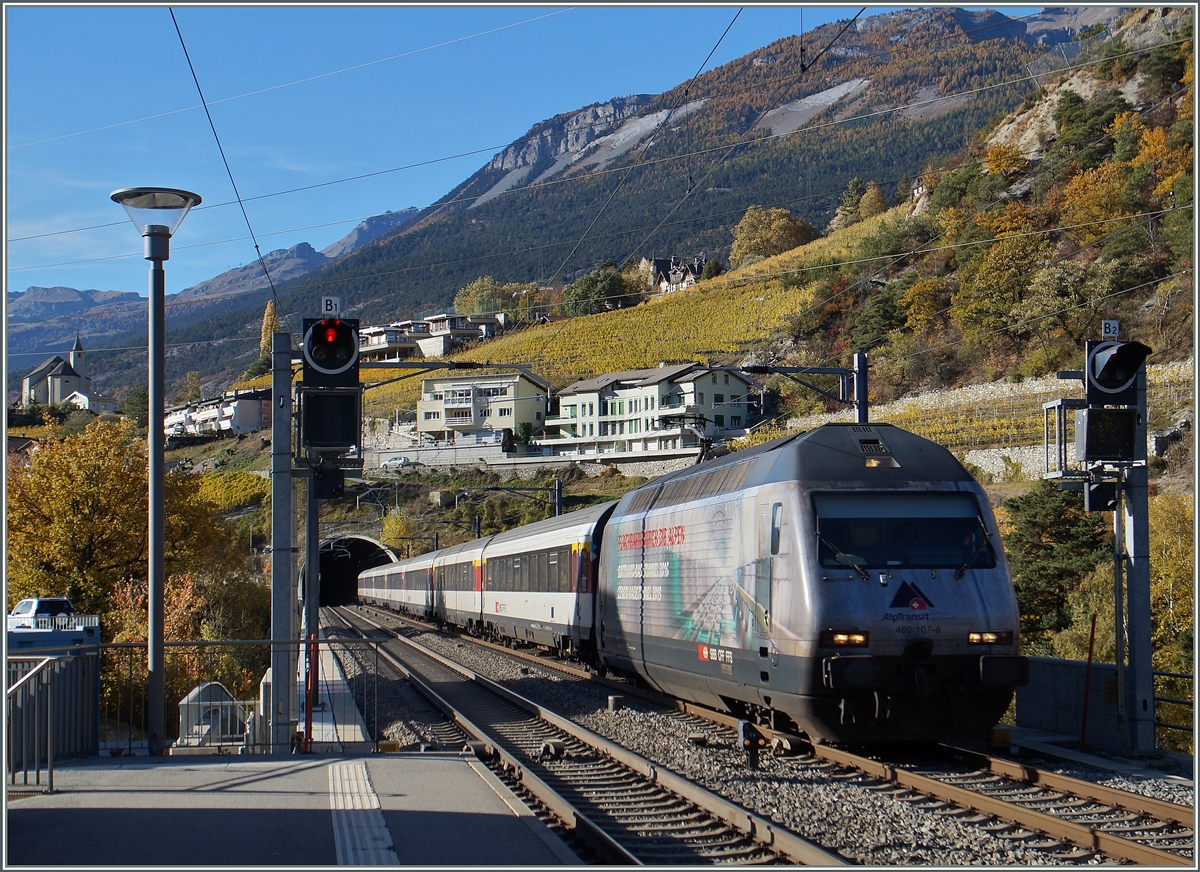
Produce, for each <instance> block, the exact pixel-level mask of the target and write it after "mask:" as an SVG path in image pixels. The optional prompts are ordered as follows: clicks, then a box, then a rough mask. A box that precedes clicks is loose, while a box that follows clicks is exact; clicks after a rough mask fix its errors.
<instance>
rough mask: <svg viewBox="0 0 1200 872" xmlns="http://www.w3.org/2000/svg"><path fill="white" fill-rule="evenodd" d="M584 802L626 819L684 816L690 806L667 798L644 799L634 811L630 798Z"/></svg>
mask: <svg viewBox="0 0 1200 872" xmlns="http://www.w3.org/2000/svg"><path fill="white" fill-rule="evenodd" d="M583 802H584V804H586V805H588V806H590V807H591V808H595V809H598V810H602V811H604V813H605V814H608V815H620V816H625V817H634V816H636V815H639V814H642V815H647V814H656V813H657V814H665V813H666V812H668V811H669V812H670V813H671V814H682V813H684V812H685V811H686V810H687V809H688V806H687V805H685V804H684V803H683V802H682V801H681V800H678V799H675V798H673V797H665V798H663V799H642V800H639V801H638V805H637V807H636V808H632V809H631V808H630V807H629V803H630V802H631V799H630V798H629V797H621V796H614V797H611V798H609V799H608V800H607V801H606V800H600V801H596V800H594V799H589V798H585V799H584V800H583Z"/></svg>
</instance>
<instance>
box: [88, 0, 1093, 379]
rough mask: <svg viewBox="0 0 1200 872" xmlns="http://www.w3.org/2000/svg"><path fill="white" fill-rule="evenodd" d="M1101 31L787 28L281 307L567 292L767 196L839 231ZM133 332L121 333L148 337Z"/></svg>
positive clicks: (601, 125) (538, 158)
mask: <svg viewBox="0 0 1200 872" xmlns="http://www.w3.org/2000/svg"><path fill="white" fill-rule="evenodd" d="M1042 17H1045V16H1042ZM1048 35H1052V36H1053V37H1054V40H1052V42H1053V41H1056V40H1061V39H1068V40H1069V38H1070V37H1069V36H1066V35H1064V31H1063V30H1061V29H1059V30H1056V31H1053V32H1047V31H1044V30H1043V31H1040V36H1042V37H1043V38H1045V37H1047V36H1048ZM1094 41H1095V40H1094V39H1093V40H1091V41H1089V40H1086V39H1085V40H1083V41H1082V42H1076V43H1072V42H1067V43H1066V44H1064V45H1041V44H1038V43H1035V42H1034V41H1033V40H1032V39H1031V38H1030V37H1029V36H1026V35H1025V34H1024V25H1023V24H1021V23H1020V22H1014V21H1013V20H1012V19H1009V18H1007V17H1006V16H1004V15H1001V14H999V13H996V12H986V13H985V12H979V13H967V12H962V11H960V10H953V9H938V10H918V11H903V12H897V13H890V14H885V15H877V16H867V15H863V16H862V17H860V18H858V19H857V20H853V21H851V20H846V21H842V22H837V23H835V24H831V25H827V26H824V27H821V28H818V29H815V30H813V31H811V32H809V33H806V34H804V36H803V37H801V36H794V37H789V38H787V39H783V40H779V41H777V42H775V43H773V44H771V45H768V46H765V47H763V48H762V49H759V50H757V51H755V52H752V53H750V54H749V55H746V56H745V57H742V58H739V59H738V60H736V61H733V62H731V63H728V64H725V65H723V66H721V67H719V68H716V69H713V70H710V71H707V72H705V73H703V74H702V75H700V76H698V77H697V78H696V79H695V80H694V81H692V82H686V83H681V84H680V85H679V86H677V87H676V88H674V89H672V90H670V91H667V92H666V93H664V94H660V95H653V96H650V97H647V98H638V99H636V100H633V99H625V98H622V99H624V100H625V102H624V103H623V104H622V107H623V108H622V112H623V113H624V114H620V113H617V114H614V113H613V112H610V111H608V110H609V109H611V108H613V106H614V105H615V104H617V103H620V102H621V100H618V99H614V100H613V101H611V105H610V104H604V105H599V104H598V105H597V106H595V107H585V108H584V109H581V110H574V111H573V112H568V113H564V115H562V116H559V117H557V118H554V119H548V120H546V121H544V122H538V123H537V124H534V125H533V127H532V128H531V129H530V131H529V133H528V134H527V136H526V137H525V140H526V142H525V144H524V145H527V146H529V147H528V148H525V147H524V146H523V145H522V143H515V144H514V146H513V147H510V149H506V151H505V152H504V153H502V156H503V155H508V153H509V152H510V151H511V152H512V153H513V154H516V153H524V154H526V155H527V156H530V155H532V156H533V157H532V158H531V159H533V160H534V163H533V164H532V165H530V166H528V167H525V168H523V169H521V170H519V171H518V174H517V175H521V174H523V176H522V177H521V178H519V179H518V178H516V176H515V175H513V174H512V173H511V171H510V170H509V169H508V168H507V167H506V165H505V161H504V160H501V159H499V157H500V156H498V159H497V160H495V161H489V162H488V164H486V165H485V166H484V167H482V168H481V169H480V170H479V171H478V172H476V173H475V174H474V175H473V176H472V177H470V178H469V179H467V180H466V181H464V182H463V183H462V184H461V185H459V186H458V187H457V188H455V189H454V190H453V191H450V192H449V193H448V194H447V195H446V196H445V197H443V198H442V199H441V200H440V201H439V202H438V203H435V204H433V205H431V206H429V207H428V208H426V209H424V210H422V211H421V212H420V213H419V214H417V215H416V216H414V217H413V218H412V220H411V221H409V222H408V223H406V224H405V225H404V226H403V227H402V228H400V229H398V230H396V231H395V232H393V233H391V234H390V235H387V236H385V237H383V238H381V239H379V240H376V241H375V242H373V243H371V244H369V245H367V246H365V247H364V248H362V249H360V250H358V251H356V252H354V253H352V254H350V255H347V256H345V257H342V258H339V259H338V260H336V261H335V262H333V263H330V264H328V265H326V266H325V267H323V268H322V269H320V270H317V271H315V272H314V273H311V274H309V275H308V276H305V277H304V278H303V279H298V280H296V281H293V282H291V283H284V284H283V285H282V286H281V287H280V290H279V297H280V303H281V305H280V312H281V314H282V315H283V316H284V319H285V324H286V323H288V321H289V318H288V316H289V315H290V314H293V315H294V316H295V317H297V318H298V317H300V316H301V315H302V314H303V313H309V312H315V311H317V305H318V299H319V297H320V296H322V295H325V294H333V295H336V296H339V297H341V298H342V299H343V300H344V301H345V302H346V303H347V304H348V305H349V306H350V311H349V313H348V314H351V315H353V316H356V317H359V318H360V319H362V320H363V321H364V322H365V323H385V322H388V321H394V320H400V319H403V318H408V317H413V316H420V315H426V314H432V313H433V312H435V311H443V310H446V309H448V308H450V306H451V302H452V300H453V298H454V295H455V293H456V291H457V290H458V289H460V288H462V287H463V286H464V285H466V284H467V283H469V282H470V281H472V280H473V279H475V278H477V277H478V276H482V275H492V276H494V277H496V278H497V279H498V280H499V281H501V282H523V283H528V282H537V283H541V284H547V283H550V284H553V285H554V286H555V287H558V288H561V287H562V285H563V284H565V283H568V282H570V281H572V280H573V279H575V278H577V277H578V276H580V275H582V274H585V273H586V272H588V271H589V270H592V269H594V268H595V267H596V266H597V265H598V264H600V263H602V262H605V261H607V260H613V261H614V262H616V263H618V264H623V263H625V262H626V261H627V260H628V259H630V258H633V259H634V260H636V259H639V258H640V257H642V256H650V257H662V256H669V255H675V254H677V255H682V256H687V257H693V256H696V255H699V254H701V253H702V252H705V253H707V255H708V256H709V257H710V258H716V259H721V260H725V259H726V258H727V256H728V254H729V251H730V248H731V245H732V241H733V240H732V234H731V231H732V228H733V227H734V226H735V225H736V224H737V223H738V222H739V221H740V220H741V217H742V215H743V214H744V213H745V211H746V209H747V208H748V207H749V206H751V205H754V204H759V205H768V206H780V207H783V208H787V209H789V210H791V211H792V212H794V213H795V214H796V215H797V216H799V217H801V218H803V219H805V220H807V221H808V222H810V223H811V224H813V225H814V226H816V227H819V228H822V229H823V228H824V227H825V225H826V224H827V223H828V221H829V219H830V218H831V217H832V216H833V214H834V212H835V211H836V209H837V207H838V205H839V202H840V199H841V196H842V193H843V191H844V189H845V188H846V186H847V184H848V183H849V181H850V180H851V179H852V178H855V177H859V178H864V179H871V180H874V181H876V182H878V183H879V185H881V187H882V190H883V191H884V194H885V196H886V198H887V199H888V200H889V201H891V202H896V201H897V200H899V199H903V198H905V197H907V193H908V189H909V185H910V182H911V180H912V179H914V178H915V177H916V175H917V174H918V173H920V172H921V170H922V169H923V168H924V167H925V166H926V165H928V164H929V162H930V161H931V160H936V159H940V158H945V157H948V156H950V155H953V154H957V153H959V152H961V150H962V149H963V148H965V147H967V146H968V145H969V144H970V143H971V142H972V141H974V139H975V138H976V137H977V136H978V135H979V133H980V131H981V130H984V129H986V128H987V127H988V126H989V125H990V124H993V123H995V122H996V121H997V120H998V119H1000V118H1002V117H1003V116H1004V114H1005V113H1007V112H1008V111H1010V110H1012V109H1013V108H1015V107H1016V106H1018V105H1019V104H1020V102H1021V100H1022V99H1024V98H1025V97H1026V96H1027V95H1028V94H1029V93H1030V92H1031V89H1032V88H1033V84H1032V82H1031V81H1030V79H1029V75H1030V73H1029V71H1030V70H1031V69H1032V70H1044V69H1049V68H1052V67H1053V66H1054V65H1055V64H1057V65H1060V66H1065V65H1066V63H1067V60H1066V58H1068V57H1073V56H1075V54H1076V53H1077V51H1078V50H1079V49H1080V47H1081V46H1085V45H1090V44H1091V42H1094ZM1051 49H1053V51H1051ZM606 113H607V114H606ZM605 118H608V119H609V121H605V120H604V119H605ZM614 118H616V119H617V120H615V121H613V120H612V119H614ZM588 119H594V120H591V121H589V120H588ZM656 119H657V120H656ZM610 122H611V123H610ZM660 122H661V123H660ZM580 124H583V126H582V127H580V126H579V125H580ZM570 125H575V126H574V127H571V132H570V133H569V135H564V136H563V137H562V138H561V139H560V140H557V141H556V142H558V147H559V148H560V149H561V148H567V147H569V146H570V147H578V149H579V150H577V151H573V152H572V151H568V152H567V153H559V154H557V156H555V155H552V154H550V153H549V152H548V151H546V150H545V149H542V148H541V147H540V146H539V148H536V149H535V148H533V147H532V145H533V144H536V143H541V142H543V141H544V142H546V143H551V140H552V136H551V134H552V132H553V131H554V130H556V129H559V130H561V129H563V128H564V126H570ZM622 139H623V140H626V143H625V145H623V146H621V147H620V148H616V147H615V146H614V145H613V143H614V142H615V141H616V140H622ZM572 143H574V145H572ZM606 143H608V144H607V145H606ZM606 149H607V150H606ZM622 149H624V150H622ZM606 155H607V156H606ZM552 158H553V159H552ZM568 159H569V160H568ZM506 186H508V187H507V189H506V190H503V191H502V192H499V193H498V191H500V189H501V188H505V187H506ZM485 195H486V196H485ZM593 222H594V224H593ZM589 228H590V229H589ZM251 311H252V310H250V309H247V310H243V311H242V312H240V313H237V314H234V315H230V316H225V317H222V318H219V319H216V320H213V321H211V322H208V323H205V324H200V325H191V326H188V327H187V328H185V329H183V330H179V331H175V330H171V332H170V333H169V335H168V342H170V343H171V345H172V353H171V356H170V358H169V359H168V370H169V374H168V377H169V379H171V380H175V379H177V378H178V377H180V376H181V375H182V374H183V373H184V372H186V371H190V370H195V371H200V372H202V373H203V374H204V377H205V382H206V384H213V385H214V386H216V385H222V384H228V382H229V381H231V380H232V379H234V378H236V377H237V375H238V374H239V373H241V372H243V371H244V370H245V368H246V367H247V366H249V364H250V363H252V362H253V360H254V358H255V356H256V339H257V332H258V325H257V324H255V323H252V320H253V319H252V316H250V312H251ZM168 329H169V330H170V329H171V325H170V322H168ZM125 338H127V339H128V340H129V342H128V343H123V342H120V341H113V342H111V343H110V344H111V345H114V346H120V345H122V344H129V345H134V344H136V342H137V341H138V340H139V338H140V337H139V336H137V335H135V334H130V335H129V336H128V337H125ZM214 342H219V344H216V345H214V344H212V343H214ZM97 364H98V366H99V365H100V364H103V368H104V369H105V371H111V372H114V373H117V374H118V375H117V376H116V379H117V381H118V382H125V383H132V382H134V381H136V380H137V379H138V376H137V373H138V372H140V371H141V370H140V367H141V366H143V365H144V364H142V363H141V362H140V359H139V358H135V357H134V356H133V355H124V356H121V355H106V356H105V360H103V361H100V360H97Z"/></svg>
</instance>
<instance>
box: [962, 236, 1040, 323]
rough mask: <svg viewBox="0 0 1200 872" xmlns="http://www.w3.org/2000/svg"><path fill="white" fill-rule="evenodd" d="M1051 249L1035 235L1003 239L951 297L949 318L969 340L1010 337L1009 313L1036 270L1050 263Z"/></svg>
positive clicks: (993, 246) (1017, 302)
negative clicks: (999, 336)
mask: <svg viewBox="0 0 1200 872" xmlns="http://www.w3.org/2000/svg"><path fill="white" fill-rule="evenodd" d="M1053 253H1054V246H1053V245H1052V244H1051V243H1049V242H1047V241H1046V240H1044V239H1041V238H1039V237H1036V236H1006V237H1004V238H1003V239H1000V240H998V241H997V242H996V243H995V244H994V245H992V247H991V248H989V249H988V251H987V254H985V255H984V256H983V259H982V261H981V262H980V265H979V269H978V270H977V271H976V272H975V274H974V275H972V276H970V277H969V278H966V279H964V280H963V281H962V283H961V284H960V285H959V290H958V293H956V294H955V295H954V296H953V297H952V298H951V305H952V306H953V312H952V318H953V320H954V322H955V323H956V324H957V325H958V326H959V329H960V330H962V332H963V335H964V336H966V337H967V338H968V339H984V338H986V337H987V336H990V335H991V334H993V333H996V332H1004V333H1007V334H1009V335H1010V336H1011V335H1013V327H1012V324H1013V319H1012V315H1011V313H1012V310H1013V308H1014V307H1016V306H1017V305H1018V304H1019V303H1020V302H1021V301H1022V300H1024V298H1025V290H1026V288H1027V287H1028V286H1029V282H1030V281H1031V280H1032V277H1033V275H1034V273H1035V272H1036V271H1037V269H1038V268H1039V267H1040V266H1042V265H1043V264H1045V263H1046V262H1048V261H1049V259H1050V258H1051V256H1052V255H1053Z"/></svg>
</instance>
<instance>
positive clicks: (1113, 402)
mask: <svg viewBox="0 0 1200 872" xmlns="http://www.w3.org/2000/svg"><path fill="white" fill-rule="evenodd" d="M1086 354H1087V369H1086V370H1085V371H1084V379H1085V386H1084V391H1085V396H1086V398H1087V402H1088V405H1089V406H1136V405H1137V404H1138V391H1137V376H1138V372H1139V371H1140V370H1141V368H1142V364H1143V363H1145V361H1146V358H1147V357H1148V356H1149V355H1150V354H1151V350H1150V348H1149V347H1148V346H1146V345H1143V344H1142V343H1140V342H1111V341H1103V340H1094V339H1091V340H1088V342H1087V344H1086Z"/></svg>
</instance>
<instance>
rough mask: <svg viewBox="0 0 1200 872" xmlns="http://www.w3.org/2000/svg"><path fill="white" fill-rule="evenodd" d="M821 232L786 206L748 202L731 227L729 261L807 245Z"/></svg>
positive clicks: (771, 255)
mask: <svg viewBox="0 0 1200 872" xmlns="http://www.w3.org/2000/svg"><path fill="white" fill-rule="evenodd" d="M820 235H821V234H820V233H819V232H817V229H816V228H815V227H813V226H812V225H811V224H809V223H808V222H806V221H802V220H800V219H799V218H797V217H795V216H794V215H793V214H792V213H791V212H789V211H788V210H787V209H764V208H763V207H762V206H751V207H750V208H749V209H747V210H746V214H745V215H744V216H742V220H741V221H739V222H738V224H737V226H736V227H734V228H733V251H732V252H731V253H730V255H729V261H730V263H731V264H734V265H742V264H743V262H744V261H745V260H746V258H747V257H759V258H764V257H774V256H775V255H777V254H782V253H783V252H785V251H791V250H792V249H793V248H799V247H800V246H801V245H806V244H808V243H809V242H812V241H813V240H814V239H817V238H819V237H820Z"/></svg>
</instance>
